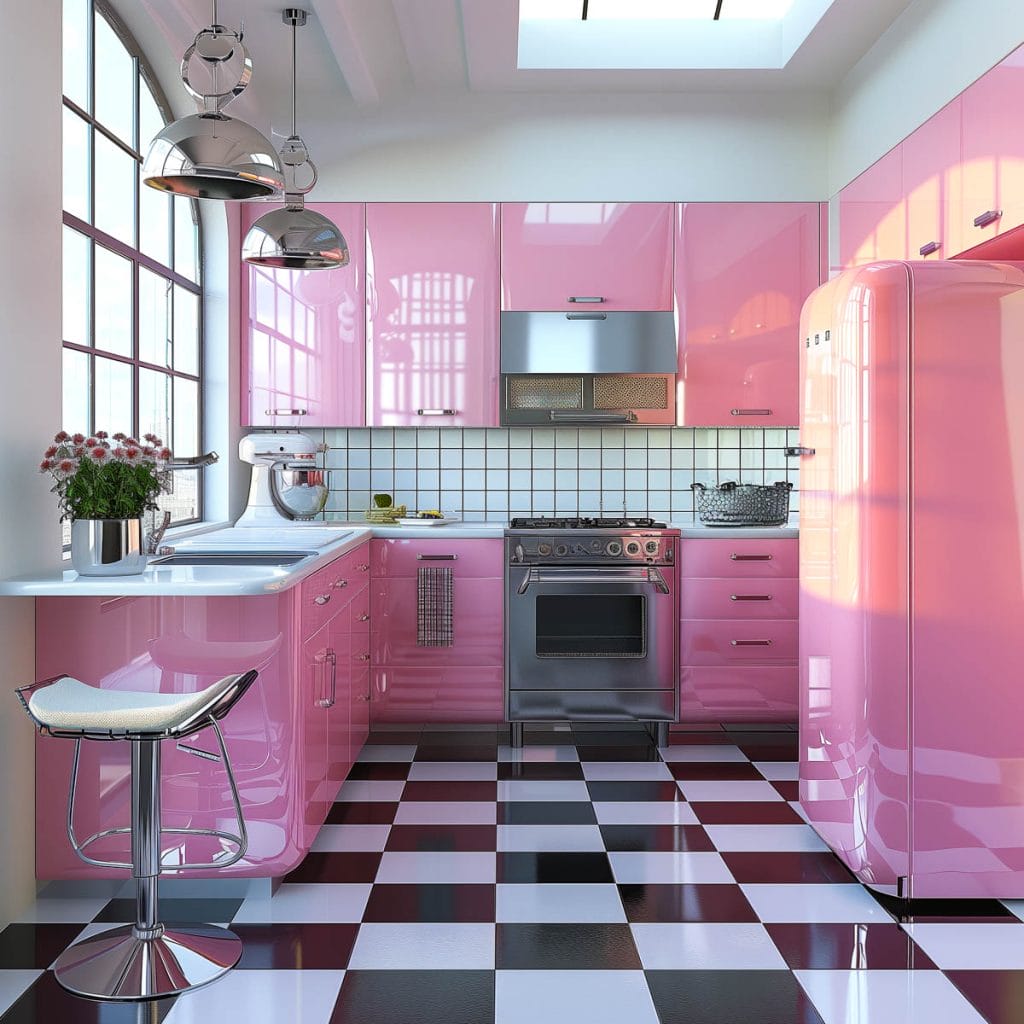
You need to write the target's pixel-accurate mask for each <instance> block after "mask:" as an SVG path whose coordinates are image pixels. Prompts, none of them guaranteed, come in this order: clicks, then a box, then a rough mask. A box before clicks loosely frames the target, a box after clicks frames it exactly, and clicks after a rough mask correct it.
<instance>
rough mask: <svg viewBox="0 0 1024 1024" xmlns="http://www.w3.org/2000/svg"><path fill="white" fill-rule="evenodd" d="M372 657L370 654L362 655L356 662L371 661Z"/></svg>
mask: <svg viewBox="0 0 1024 1024" xmlns="http://www.w3.org/2000/svg"><path fill="white" fill-rule="evenodd" d="M369 660H370V656H369V655H368V654H360V655H358V656H357V658H356V661H369Z"/></svg>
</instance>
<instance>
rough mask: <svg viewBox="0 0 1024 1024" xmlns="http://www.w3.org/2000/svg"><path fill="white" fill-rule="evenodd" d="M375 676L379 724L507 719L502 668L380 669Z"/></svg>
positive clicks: (376, 709) (375, 708)
mask: <svg viewBox="0 0 1024 1024" xmlns="http://www.w3.org/2000/svg"><path fill="white" fill-rule="evenodd" d="M372 675H373V686H372V693H373V720H374V721H375V722H415V723H421V722H502V721H504V720H505V701H504V669H503V668H501V667H498V666H494V665H487V666H483V667H478V666H461V665H454V666H445V667H439V668H424V667H418V668H405V667H390V668H377V667H375V668H374V669H373V672H372Z"/></svg>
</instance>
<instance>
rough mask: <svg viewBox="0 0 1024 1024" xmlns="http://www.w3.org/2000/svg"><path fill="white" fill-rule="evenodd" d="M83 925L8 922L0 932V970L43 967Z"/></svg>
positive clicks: (45, 966) (37, 968)
mask: <svg viewBox="0 0 1024 1024" xmlns="http://www.w3.org/2000/svg"><path fill="white" fill-rule="evenodd" d="M84 927H85V925H83V924H81V923H78V922H74V923H70V924H69V923H60V924H9V925H8V926H7V927H6V928H5V929H4V930H3V931H2V932H0V970H10V969H13V968H18V969H22V970H33V969H35V970H45V969H46V968H47V967H49V966H50V964H52V963H53V961H54V960H56V959H57V957H58V956H60V954H61V953H63V952H64V950H65V949H67V948H68V946H70V945H71V943H72V942H74V941H75V939H76V938H77V937H78V935H79V934H80V933H81V931H82V929H83V928H84Z"/></svg>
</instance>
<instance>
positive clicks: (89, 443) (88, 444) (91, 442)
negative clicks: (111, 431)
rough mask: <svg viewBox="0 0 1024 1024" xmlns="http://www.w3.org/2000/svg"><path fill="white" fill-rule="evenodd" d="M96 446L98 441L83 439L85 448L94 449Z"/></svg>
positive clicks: (90, 438)
mask: <svg viewBox="0 0 1024 1024" xmlns="http://www.w3.org/2000/svg"><path fill="white" fill-rule="evenodd" d="M98 445H99V441H97V440H96V438H95V437H87V438H86V439H85V447H86V448H96V447H97V446H98Z"/></svg>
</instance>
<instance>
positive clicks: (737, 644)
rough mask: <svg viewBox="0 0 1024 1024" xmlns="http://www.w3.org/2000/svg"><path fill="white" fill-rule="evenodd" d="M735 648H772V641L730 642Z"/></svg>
mask: <svg viewBox="0 0 1024 1024" xmlns="http://www.w3.org/2000/svg"><path fill="white" fill-rule="evenodd" d="M729 643H731V644H732V645H733V647H771V645H772V642H771V640H730V641H729Z"/></svg>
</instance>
